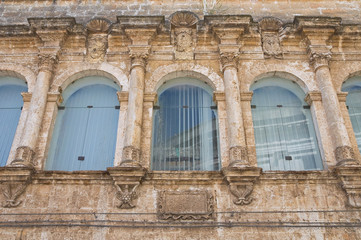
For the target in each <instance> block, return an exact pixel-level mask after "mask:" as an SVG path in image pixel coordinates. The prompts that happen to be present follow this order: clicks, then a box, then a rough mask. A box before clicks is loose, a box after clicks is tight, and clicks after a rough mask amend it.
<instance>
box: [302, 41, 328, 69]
mask: <svg viewBox="0 0 361 240" xmlns="http://www.w3.org/2000/svg"><path fill="white" fill-rule="evenodd" d="M331 48H332V47H331V46H326V45H325V46H313V45H310V46H308V48H307V53H308V56H309V59H310V64H311V66H312V67H313V69H314V71H317V69H318V68H320V67H328V64H329V61H330V59H331V56H332V53H331Z"/></svg>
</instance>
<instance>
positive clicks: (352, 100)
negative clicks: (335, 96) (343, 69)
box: [342, 82, 361, 150]
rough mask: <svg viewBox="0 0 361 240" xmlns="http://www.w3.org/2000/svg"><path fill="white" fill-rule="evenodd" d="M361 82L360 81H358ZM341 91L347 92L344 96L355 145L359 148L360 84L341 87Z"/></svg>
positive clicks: (360, 132)
mask: <svg viewBox="0 0 361 240" xmlns="http://www.w3.org/2000/svg"><path fill="white" fill-rule="evenodd" d="M359 84H361V82H360V83H359ZM342 91H345V92H349V93H348V95H347V98H346V105H347V107H348V113H349V115H350V120H351V123H352V128H353V131H354V133H355V137H356V140H357V145H358V148H359V150H360V149H361V86H355V85H354V86H351V87H347V88H343V89H342Z"/></svg>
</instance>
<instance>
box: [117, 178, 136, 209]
mask: <svg viewBox="0 0 361 240" xmlns="http://www.w3.org/2000/svg"><path fill="white" fill-rule="evenodd" d="M138 186H139V184H134V185H129V184H123V185H121V184H115V187H116V189H117V193H116V197H117V199H118V200H119V201H120V203H119V204H118V205H117V207H118V208H121V209H130V208H134V207H135V205H134V204H133V203H132V202H133V200H134V199H136V198H137V192H136V189H137V187H138Z"/></svg>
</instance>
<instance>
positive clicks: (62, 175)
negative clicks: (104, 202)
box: [33, 171, 112, 184]
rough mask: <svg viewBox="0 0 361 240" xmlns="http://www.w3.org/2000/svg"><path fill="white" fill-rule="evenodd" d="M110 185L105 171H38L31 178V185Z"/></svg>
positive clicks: (110, 179)
mask: <svg viewBox="0 0 361 240" xmlns="http://www.w3.org/2000/svg"><path fill="white" fill-rule="evenodd" d="M52 183H61V184H111V183H112V178H111V177H110V176H109V174H108V172H107V171H74V172H66V171H40V172H37V173H36V174H35V175H34V176H33V184H52Z"/></svg>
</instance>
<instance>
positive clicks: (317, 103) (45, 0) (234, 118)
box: [0, 0, 361, 240]
mask: <svg viewBox="0 0 361 240" xmlns="http://www.w3.org/2000/svg"><path fill="white" fill-rule="evenodd" d="M360 9H361V1H358V0H354V1H352V0H339V1H338V0H329V1H323V0H308V1H302V0H279V1H271V0H238V1H235V0H224V1H222V0H197V1H187V0H172V1H161V0H154V1H151V0H144V1H130V0H129V1H128V0H125V1H116V0H41V1H40V0H38V1H33V0H2V1H0V89H1V87H2V86H5V85H2V81H5V80H4V79H18V80H21V81H22V82H24V84H25V83H26V86H27V89H28V91H27V92H23V93H21V95H22V99H23V106H22V108H21V109H22V110H21V114H20V115H19V116H20V117H19V120H18V123H14V122H13V124H15V125H14V126H16V124H17V127H16V131H15V133H14V137H13V138H11V139H10V141H12V144H10V145H11V146H10V145H9V146H10V147H9V154H8V156H6V159H7V161H6V160H5V161H6V164H3V166H1V167H0V188H1V194H0V207H1V212H0V219H1V220H0V239H16V240H30V239H94V240H98V239H317V240H318V239H335V240H336V239H337V240H338V239H350V240H354V239H361V210H360V208H361V165H360V161H361V154H360V149H359V147H358V142H357V139H358V137H357V135H358V134H357V132H356V130H355V126H354V125H353V122H352V121H353V120H352V119H351V117H350V114H349V108H348V105H347V104H346V101H347V99H348V98H347V96H348V93H347V92H345V91H342V89H343V87H344V86H346V85H345V84H346V83H348V82H349V81H348V80H349V79H351V80H352V79H358V77H360V78H359V80H360V82H361V11H360ZM87 77H98V78H101V79H107V80H109V82H110V83H109V84H113V85H114V86H116V87H114V89H115V88H117V92H116V95H115V94H114V97H116V98H117V101H119V104H118V102H117V104H116V106H115V109H116V110H117V111H119V118H118V119H117V128H115V129H114V130H113V132H116V133H115V134H114V136H115V137H114V138H115V140H114V142H115V152H114V153H112V154H113V155H112V156H113V159H114V160H113V162H114V163H113V164H112V165H111V166H107V168H106V170H105V169H96V170H81V171H80V170H78V169H74V171H60V170H54V169H51V167H49V161H50V160H49V159H50V158H51V157H50V155H51V153H53V152H54V150H53V148H52V138H56V136H58V135H59V134H62V131H63V129H60V130H59V131H57V130H56V120H57V119H60V118H61V116H63V115H62V113H61V112H60V111H62V110H64V108H65V109H67V108H68V106H67V105H66V103H67V102H66V100H67V99H69V96H68V95H70V94H69V93H68V92H69V91H70V90H69V89H77V88H76V87H77V85H76V84H77V80H80V79H84V78H86V79H88V78H87ZM174 79H178V81H181V80H182V79H193V80H194V81H198V82H199V84H203V85H204V86H206V87H204V89H211V96H212V97H213V102H214V106H211V109H212V111H213V112H216V114H215V116H214V117H213V119H216V121H215V122H214V125H216V127H214V129H216V130H215V131H214V134H213V135H212V136H213V137H215V139H216V144H215V145H217V144H218V145H217V150H216V151H215V152H216V153H215V154H216V155H217V156H219V157H216V160H217V161H219V165H216V167H215V169H214V170H211V171H205V170H204V171H203V170H202V169H200V170H192V171H176V170H174V169H165V170H153V169H154V167H153V165H152V164H154V162H155V161H158V159H154V152H153V149H154V145H155V144H156V143H155V141H154V140H153V138H154V133H155V132H156V131H157V129H155V127H154V126H155V124H154V121H156V120H155V119H156V118H155V116H156V111H158V110H159V108H162V106H160V103H159V101H158V100H159V97H160V95H161V94H162V91H163V90H162V89H165V88H166V87H165V86H166V84H167V83H169V82H172V81H174ZM179 79H181V80H179ZM267 79H268V81H270V82H272V80H274V79H282V80H284V81H286V80H287V81H289V82H290V84H291V85H292V84H293V85H294V86H295V88H297V89H298V88H299V89H300V91H301V92H302V93H303V94H304V96H303V97H302V99H301V100H300V101H304V102H305V104H304V106H303V108H302V109H303V110H302V111H304V112H306V111H309V112H310V116H311V117H310V121H311V124H312V122H313V125H314V129H315V130H314V132H315V136H316V138H317V139H316V140H315V142H316V143H315V144H316V148H318V149H319V155H320V159H321V160H320V165H321V167H320V168H319V169H312V170H308V169H306V168H305V169H302V168H299V169H289V171H285V170H284V169H279V170H278V169H272V170H265V169H263V168H262V167H260V165H261V164H262V163H261V161H260V157H259V152H257V151H259V148H258V147H259V145H257V144H256V143H257V139H256V138H257V136H256V134H255V128H254V114H253V111H254V110H255V109H257V108H258V109H260V108H259V107H258V106H257V108H256V106H254V105H253V104H251V102H252V99H254V95H255V93H254V90H253V89H254V88H253V87H254V86H256V84H259V83H262V81H266V80H267ZM14 81H15V80H14ZM352 81H353V80H352ZM79 82H80V81H79ZM79 84H80V83H79ZM99 84H101V83H99ZM270 84H271V83H270ZM271 85H272V84H271ZM24 86H25V85H24ZM197 86H198V85H197ZM267 86H268V85H267ZM272 86H273V85H272ZM79 89H80V88H79ZM0 94H1V92H0ZM67 94H68V95H67ZM73 94H75V93H73ZM71 96H72V95H71ZM359 96H360V97H361V95H359ZM0 97H1V96H0ZM91 98H92V97H91ZM95 98H96V97H95V96H94V99H95ZM1 106H2V105H1V103H0V109H1ZM181 107H183V108H184V109H187V108H188V106H181ZM278 107H282V106H278ZM88 108H93V106H88ZM113 108H114V106H113ZM184 111H186V110H184ZM0 114H1V113H0ZM64 118H65V117H64ZM1 119H2V118H1V116H0V120H1ZM59 121H60V120H59ZM179 121H180V120H179ZM6 124H9V126H10V124H11V122H10V121H8V122H6ZM84 124H85V122H84ZM65 127H67V126H64V128H65ZM105 127H106V126H104V128H105ZM194 128H196V127H194ZM101 129H103V128H101ZM192 130H193V129H192ZM104 131H105V130H104ZM355 133H356V135H355ZM1 134H3V133H1ZM182 134H186V133H182ZM75 137H76V136H74V138H75ZM177 137H179V136H178V135H177ZM4 138H5V137H4ZM87 138H91V135H87ZM179 138H180V137H179ZM1 139H2V138H1V137H0V140H1ZM198 141H200V140H198ZM289 141H291V140H289ZM188 142H191V141H188ZM2 144H3V145H5V143H2V142H0V148H1V147H2ZM72 144H73V143H71V144H69V145H72ZM196 144H198V143H197V142H196V140H194V139H193V142H192V143H190V146H191V147H192V146H194V145H196ZM285 144H286V143H285ZM295 146H296V147H297V146H298V147H300V143H297V142H296V144H295ZM94 147H95V146H94ZM212 147H214V146H212ZM256 147H257V151H256ZM90 148H92V146H91V147H90ZM181 150H182V149H178V148H177V152H176V153H175V155H177V157H179V156H180V155H181V154H182V152H181ZM164 151H168V150H167V149H166V148H164ZM187 151H188V149H187ZM59 154H60V153H59V152H56V153H54V154H53V155H54V156H55V158H56V157H57V156H58V155H59ZM299 154H302V153H299ZM152 156H153V160H152ZM55 158H54V159H55ZM179 159H181V158H180V157H179ZM83 160H84V156H80V155H79V158H78V159H77V162H79V161H83ZM86 160H87V158H86V159H85V161H86ZM216 160H215V161H216ZM286 160H291V161H294V160H292V158H291V157H290V156H286ZM54 161H55V160H54ZM97 161H100V162H101V161H104V159H102V158H100V159H97ZM167 161H169V162H171V161H173V160H172V159H171V160H167ZM179 161H180V160H179ZM182 161H184V162H186V163H187V161H188V164H190V163H191V164H195V162H196V160H192V161H190V160H187V159H186V160H184V159H182ZM199 161H200V160H199ZM282 161H283V159H282Z"/></svg>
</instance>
